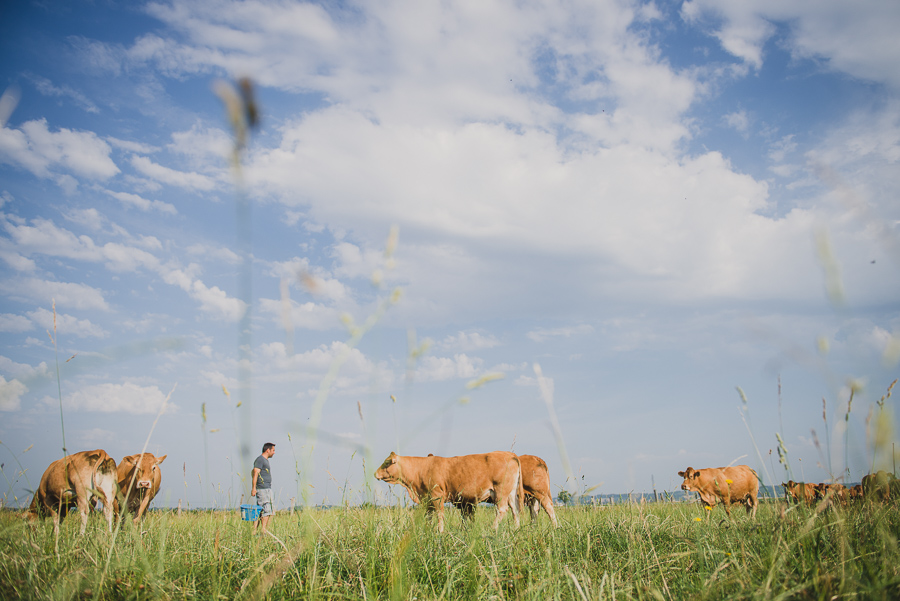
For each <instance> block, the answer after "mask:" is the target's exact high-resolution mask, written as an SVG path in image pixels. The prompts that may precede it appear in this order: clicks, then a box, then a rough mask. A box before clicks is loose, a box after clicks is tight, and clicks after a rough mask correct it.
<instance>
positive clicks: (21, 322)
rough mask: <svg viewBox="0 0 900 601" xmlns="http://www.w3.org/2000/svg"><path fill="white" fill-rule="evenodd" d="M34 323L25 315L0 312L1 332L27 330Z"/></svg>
mask: <svg viewBox="0 0 900 601" xmlns="http://www.w3.org/2000/svg"><path fill="white" fill-rule="evenodd" d="M33 327H34V324H33V323H32V322H31V320H30V319H28V318H27V317H25V316H24V315H14V314H12V313H3V314H0V332H27V331H28V330H30V329H32V328H33Z"/></svg>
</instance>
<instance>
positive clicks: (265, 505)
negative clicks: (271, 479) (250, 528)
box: [256, 488, 275, 517]
mask: <svg viewBox="0 0 900 601" xmlns="http://www.w3.org/2000/svg"><path fill="white" fill-rule="evenodd" d="M274 498H275V495H274V494H273V493H272V489H271V488H257V489H256V504H257V505H259V506H260V507H262V515H261V516H260V517H266V516H269V515H275V509H274V505H273V504H272V501H273V500H274Z"/></svg>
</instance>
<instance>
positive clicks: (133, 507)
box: [116, 453, 168, 523]
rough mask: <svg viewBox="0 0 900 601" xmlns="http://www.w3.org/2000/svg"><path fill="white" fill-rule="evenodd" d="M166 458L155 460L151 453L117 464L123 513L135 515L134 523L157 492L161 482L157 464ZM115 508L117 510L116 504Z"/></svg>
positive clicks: (124, 458) (141, 515)
mask: <svg viewBox="0 0 900 601" xmlns="http://www.w3.org/2000/svg"><path fill="white" fill-rule="evenodd" d="M166 457H168V455H163V456H162V457H159V458H157V457H154V456H153V453H138V454H137V455H129V456H128V457H123V458H122V461H121V462H120V463H119V469H118V480H119V490H120V491H121V492H122V496H123V497H124V499H125V511H127V512H130V513H134V514H136V515H135V516H134V522H135V523H137V522H139V521H140V519H141V518H142V517H143V516H144V514H145V513H146V512H147V507H149V506H150V501H152V500H153V497H155V496H156V493H158V492H159V485H160V483H161V482H162V472H161V471H160V469H159V464H160V463H162V462H163V461H164V460H165V458H166ZM116 506H117V508H118V502H117V503H116ZM123 513H124V512H123Z"/></svg>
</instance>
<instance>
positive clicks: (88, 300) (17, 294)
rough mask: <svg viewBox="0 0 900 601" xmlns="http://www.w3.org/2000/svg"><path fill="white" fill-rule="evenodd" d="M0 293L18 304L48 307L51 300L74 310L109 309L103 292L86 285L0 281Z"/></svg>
mask: <svg viewBox="0 0 900 601" xmlns="http://www.w3.org/2000/svg"><path fill="white" fill-rule="evenodd" d="M0 293H2V294H3V295H5V296H6V297H7V298H10V299H15V300H18V301H20V302H34V303H37V304H40V305H45V306H49V305H50V304H51V302H52V301H53V300H55V301H56V304H57V306H58V307H72V308H74V309H102V310H107V309H109V305H108V304H107V303H106V300H105V299H104V297H103V292H102V291H101V290H98V289H96V288H92V287H91V286H88V285H86V284H75V283H71V282H52V281H47V280H41V279H37V278H10V279H8V280H0Z"/></svg>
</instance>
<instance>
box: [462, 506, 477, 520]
mask: <svg viewBox="0 0 900 601" xmlns="http://www.w3.org/2000/svg"><path fill="white" fill-rule="evenodd" d="M459 512H460V513H461V514H462V517H463V522H465V523H472V522H474V521H475V503H460V504H459Z"/></svg>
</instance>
